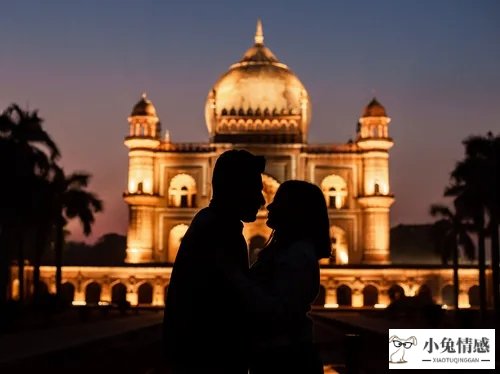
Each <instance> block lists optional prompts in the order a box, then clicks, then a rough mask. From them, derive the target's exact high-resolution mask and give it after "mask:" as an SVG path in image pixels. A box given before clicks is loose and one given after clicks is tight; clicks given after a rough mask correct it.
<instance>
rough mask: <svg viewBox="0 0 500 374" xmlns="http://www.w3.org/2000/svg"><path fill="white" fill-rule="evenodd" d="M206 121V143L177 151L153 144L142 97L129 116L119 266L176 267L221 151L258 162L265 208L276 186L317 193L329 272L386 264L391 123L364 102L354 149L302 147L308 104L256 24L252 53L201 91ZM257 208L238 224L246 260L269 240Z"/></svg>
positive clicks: (148, 106)
mask: <svg viewBox="0 0 500 374" xmlns="http://www.w3.org/2000/svg"><path fill="white" fill-rule="evenodd" d="M205 118H206V124H207V127H208V132H209V137H210V139H209V142H207V143H205V144H189V143H188V144H185V143H184V144H182V143H173V142H171V141H170V136H169V134H168V133H167V136H165V137H162V136H160V134H161V128H160V119H159V117H158V115H157V112H156V109H155V107H154V106H153V104H152V102H151V101H150V100H148V99H147V98H146V96H145V95H143V97H142V98H141V100H140V101H139V102H138V103H137V104H136V105H135V106H134V108H133V110H132V113H131V115H130V117H129V133H128V136H127V137H126V139H125V145H126V146H127V147H128V148H129V160H130V161H129V178H128V189H127V191H126V193H125V201H126V202H127V204H128V205H129V209H130V224H129V230H128V236H127V238H128V242H127V262H130V263H151V262H168V263H172V262H173V261H174V260H175V256H176V254H177V250H178V247H179V243H180V238H182V236H183V234H184V232H185V230H186V229H187V226H188V225H189V223H190V221H191V219H192V218H193V216H194V214H195V213H196V212H197V210H198V209H199V208H200V207H203V206H206V205H207V204H208V202H209V200H210V196H211V191H210V181H211V173H212V168H213V165H214V162H215V160H216V158H217V157H218V156H219V155H220V154H221V153H222V152H224V151H225V150H227V149H230V148H233V147H234V148H245V149H247V150H249V151H251V152H253V153H255V154H259V155H263V156H265V157H266V160H267V165H266V170H265V173H264V175H263V176H262V178H263V184H264V192H265V196H266V199H267V202H269V201H270V200H272V198H273V195H274V193H275V192H276V189H277V188H278V186H279V184H280V183H282V182H284V181H286V180H288V179H302V180H307V181H310V182H312V183H316V184H318V185H319V186H320V187H321V189H322V190H323V192H324V194H325V199H326V201H327V204H328V207H329V215H330V222H331V237H332V258H331V261H332V262H333V263H336V264H347V263H349V264H360V263H364V264H386V263H389V261H390V255H389V229H390V227H389V209H390V206H391V204H392V203H393V201H394V198H393V196H392V194H391V191H390V185H389V153H388V151H389V149H390V148H391V147H392V145H393V141H392V139H391V138H390V137H389V129H388V128H389V123H390V118H389V117H388V116H387V114H386V111H385V109H384V107H383V106H382V105H381V104H380V103H378V101H377V100H376V99H373V100H372V101H371V102H370V103H369V104H368V106H367V107H366V108H365V110H364V111H363V113H362V116H361V118H360V119H359V126H358V129H357V132H356V134H354V130H355V129H353V135H355V136H356V140H355V141H350V142H349V143H346V144H321V145H319V144H309V143H308V142H307V134H308V129H309V125H310V122H311V102H310V99H309V95H308V93H307V90H306V89H305V87H304V85H303V84H302V83H301V81H300V80H299V79H298V78H297V77H296V75H295V74H294V73H293V72H292V71H291V70H290V69H289V68H288V67H287V65H285V64H284V63H282V62H280V61H279V60H278V59H277V58H276V56H275V55H274V54H273V53H272V52H271V51H270V50H269V49H268V48H267V47H266V46H265V45H264V36H263V32H262V25H261V23H260V22H259V23H258V25H257V32H256V34H255V42H254V45H253V46H252V47H251V48H250V49H249V50H248V51H246V53H245V54H244V56H243V58H242V59H241V60H240V61H239V62H237V63H235V64H233V65H231V66H230V68H229V70H228V71H227V72H226V73H224V74H223V75H222V77H221V78H220V79H219V80H218V81H217V82H216V83H215V85H214V86H213V88H212V89H211V90H210V91H209V94H208V97H207V100H206V105H205ZM265 221H266V210H265V208H263V209H262V210H261V212H260V213H259V215H258V218H257V221H256V222H255V223H252V224H248V225H245V230H244V234H245V236H246V238H247V241H248V245H249V247H250V251H251V253H250V257H251V258H253V257H254V254H255V252H256V251H257V250H258V249H259V248H261V247H262V245H263V243H264V242H265V241H266V239H267V237H268V236H269V233H270V232H269V229H268V228H267V226H266V225H265Z"/></svg>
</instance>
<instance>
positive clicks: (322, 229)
mask: <svg viewBox="0 0 500 374" xmlns="http://www.w3.org/2000/svg"><path fill="white" fill-rule="evenodd" d="M275 199H279V201H280V204H281V205H282V206H283V204H286V211H287V212H288V213H289V214H287V216H286V217H280V218H279V219H281V220H285V222H281V223H280V225H278V228H277V229H276V230H274V231H273V233H272V235H271V238H270V239H269V243H268V245H269V246H273V245H274V244H279V243H283V244H289V243H291V242H292V241H296V240H307V241H309V242H311V243H312V244H313V245H314V248H315V250H316V257H317V258H318V259H320V258H328V257H330V255H331V241H330V221H329V219H328V208H327V206H326V200H325V197H324V195H323V192H322V191H321V189H320V188H319V187H318V186H316V185H315V184H312V183H309V182H305V181H299V180H289V181H286V182H284V183H282V184H281V185H280V187H279V188H278V191H277V192H276V195H275Z"/></svg>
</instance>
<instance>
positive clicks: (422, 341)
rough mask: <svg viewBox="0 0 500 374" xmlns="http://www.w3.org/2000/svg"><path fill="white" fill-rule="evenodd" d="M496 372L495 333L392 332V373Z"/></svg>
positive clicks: (486, 331) (453, 330)
mask: <svg viewBox="0 0 500 374" xmlns="http://www.w3.org/2000/svg"><path fill="white" fill-rule="evenodd" d="M417 342H418V345H417ZM494 368H495V330H494V329H390V330H389V369H433V370H436V369H494Z"/></svg>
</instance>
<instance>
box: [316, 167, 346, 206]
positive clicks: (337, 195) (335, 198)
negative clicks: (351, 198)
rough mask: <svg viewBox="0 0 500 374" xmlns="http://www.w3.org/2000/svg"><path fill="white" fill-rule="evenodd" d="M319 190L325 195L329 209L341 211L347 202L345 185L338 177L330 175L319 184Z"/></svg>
mask: <svg viewBox="0 0 500 374" xmlns="http://www.w3.org/2000/svg"><path fill="white" fill-rule="evenodd" d="M321 189H322V190H323V193H324V194H325V199H326V203H327V205H328V207H329V208H331V209H341V208H343V207H345V204H346V200H347V184H346V182H345V180H344V179H343V178H342V177H341V176H338V175H335V174H331V175H329V176H327V177H326V178H324V179H323V181H322V182H321Z"/></svg>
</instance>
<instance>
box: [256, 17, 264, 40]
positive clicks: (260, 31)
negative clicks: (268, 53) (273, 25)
mask: <svg viewBox="0 0 500 374" xmlns="http://www.w3.org/2000/svg"><path fill="white" fill-rule="evenodd" d="M254 40H255V44H264V30H263V29H262V21H261V19H260V18H257V30H256V31H255V38H254Z"/></svg>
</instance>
